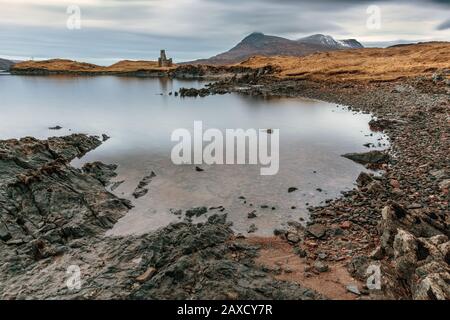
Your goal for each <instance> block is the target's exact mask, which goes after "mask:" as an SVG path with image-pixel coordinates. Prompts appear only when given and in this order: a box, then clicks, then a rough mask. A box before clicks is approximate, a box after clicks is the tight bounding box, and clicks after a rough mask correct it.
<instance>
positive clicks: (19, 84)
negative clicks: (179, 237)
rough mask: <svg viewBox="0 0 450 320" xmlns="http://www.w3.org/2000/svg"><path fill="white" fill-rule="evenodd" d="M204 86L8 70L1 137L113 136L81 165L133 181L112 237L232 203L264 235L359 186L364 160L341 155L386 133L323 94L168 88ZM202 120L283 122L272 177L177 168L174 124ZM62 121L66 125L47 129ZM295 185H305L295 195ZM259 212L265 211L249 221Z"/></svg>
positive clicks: (240, 220)
mask: <svg viewBox="0 0 450 320" xmlns="http://www.w3.org/2000/svg"><path fill="white" fill-rule="evenodd" d="M203 85H204V83H203V82H200V81H192V80H185V81H183V80H169V79H147V78H128V77H110V76H104V77H67V76H57V77H25V76H20V77H19V76H3V77H1V78H0V90H1V91H0V95H1V97H2V103H1V104H0V138H1V139H5V138H13V137H23V136H27V135H29V136H35V137H38V138H46V137H48V136H51V135H67V134H71V133H74V132H83V133H88V134H96V135H101V134H103V133H106V134H108V135H109V136H111V139H110V140H108V141H107V142H106V143H104V144H103V145H102V146H101V147H99V148H98V149H97V150H94V151H93V152H90V153H89V154H88V155H86V156H85V157H84V158H83V159H81V160H79V161H75V162H74V164H75V165H77V166H81V165H82V164H83V163H85V162H88V161H96V160H100V161H104V162H107V163H117V164H119V169H118V173H119V176H118V177H117V179H116V180H117V181H121V180H124V181H125V182H124V183H123V184H121V185H120V186H119V187H118V188H117V189H116V190H115V191H114V192H115V193H116V194H117V195H119V196H121V197H125V198H129V199H131V200H132V201H133V203H134V204H135V205H136V207H135V208H134V209H133V210H131V211H130V212H129V214H128V215H127V216H126V217H124V218H123V219H122V220H121V221H120V222H119V223H118V224H117V225H116V227H115V228H114V229H113V230H112V234H126V233H141V232H146V231H149V230H154V229H156V228H159V227H162V226H164V225H166V224H167V223H169V222H172V221H178V220H179V217H178V216H176V215H174V214H172V213H171V212H170V209H171V208H172V209H183V210H185V209H188V208H191V207H194V206H207V207H212V206H224V207H225V208H226V210H225V212H227V213H228V216H229V219H230V220H231V221H233V223H234V228H235V230H236V231H238V232H246V231H247V229H248V227H249V225H250V224H253V223H254V224H255V225H256V226H257V227H258V228H259V229H258V231H257V233H258V234H262V235H267V234H271V233H272V230H273V228H275V227H278V226H279V225H281V224H283V223H286V222H287V221H289V220H296V221H298V220H299V219H300V218H305V219H307V210H306V207H307V204H310V205H316V204H319V203H320V202H322V201H324V200H325V199H327V198H332V197H336V196H338V195H339V192H340V191H342V190H346V189H349V188H352V187H353V184H354V181H355V179H356V177H357V175H358V174H359V172H360V171H361V170H363V167H362V166H359V165H357V164H355V163H353V162H351V161H349V160H347V159H344V158H342V157H340V155H341V154H343V153H346V152H358V151H364V150H367V149H366V148H365V147H363V144H365V143H367V142H372V143H375V144H377V143H378V142H379V140H378V139H382V136H380V135H379V134H373V135H372V136H371V135H370V134H371V133H370V131H369V128H368V124H367V122H368V121H369V119H370V116H369V115H364V114H356V115H355V114H353V113H352V112H350V111H348V110H346V109H345V108H341V107H340V108H337V107H336V105H333V104H329V103H325V102H321V101H315V100H309V99H259V98H254V97H248V96H240V95H235V94H229V95H224V96H211V97H207V98H184V99H183V98H180V97H175V96H174V95H169V93H170V92H174V91H176V90H178V89H179V88H180V87H200V86H203ZM196 120H202V121H203V124H204V126H205V129H206V128H218V129H221V130H225V129H226V128H230V129H235V128H243V129H248V128H256V129H259V128H278V129H280V171H279V173H278V174H277V175H276V176H265V177H263V176H260V175H259V166H252V165H246V166H243V165H216V166H202V168H203V169H205V171H203V172H197V171H196V170H195V166H190V165H185V166H175V165H173V164H172V163H171V161H170V151H171V148H172V147H173V145H174V143H172V142H171V141H170V135H171V133H172V131H173V130H175V129H177V128H187V129H189V130H192V127H193V123H194V121H196ZM55 125H60V126H62V127H63V129H61V130H59V131H50V130H48V127H51V126H55ZM381 142H383V140H381ZM383 143H384V142H383ZM151 171H154V172H156V174H157V177H156V178H155V179H153V181H152V182H151V184H150V186H149V188H150V191H149V193H148V194H147V195H146V196H145V197H142V198H140V199H137V200H136V199H134V198H133V197H132V196H131V193H132V192H133V190H134V188H135V187H136V185H137V183H138V182H139V180H140V179H141V178H142V177H143V176H144V175H146V174H148V173H149V172H151ZM289 187H297V188H298V191H296V192H293V193H288V192H287V190H288V188H289ZM318 188H320V189H322V190H323V191H322V192H319V191H318V190H317V189H318ZM240 197H245V200H244V199H242V198H240ZM266 205H267V206H268V208H265V209H263V208H261V206H266ZM272 207H274V208H275V210H272ZM294 207H295V209H293V208H294ZM253 210H256V215H257V218H255V219H248V217H247V214H248V213H249V212H250V211H253Z"/></svg>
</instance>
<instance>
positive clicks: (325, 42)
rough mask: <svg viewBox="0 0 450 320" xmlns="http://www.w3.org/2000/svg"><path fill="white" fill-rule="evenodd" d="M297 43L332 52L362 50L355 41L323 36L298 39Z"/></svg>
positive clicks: (317, 35) (316, 35) (314, 35)
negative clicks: (318, 46) (326, 48)
mask: <svg viewBox="0 0 450 320" xmlns="http://www.w3.org/2000/svg"><path fill="white" fill-rule="evenodd" d="M297 42H300V43H308V44H315V45H321V46H325V47H328V48H330V49H333V50H337V49H360V48H364V46H363V45H362V44H361V43H359V42H358V41H357V40H356V39H344V40H336V39H334V38H333V37H332V36H327V35H324V34H313V35H312V36H309V37H305V38H301V39H298V40H297Z"/></svg>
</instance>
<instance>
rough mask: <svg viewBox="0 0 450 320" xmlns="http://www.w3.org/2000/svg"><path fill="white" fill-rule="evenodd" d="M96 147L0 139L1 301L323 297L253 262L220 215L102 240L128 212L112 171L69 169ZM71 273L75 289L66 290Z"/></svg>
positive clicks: (74, 139)
mask: <svg viewBox="0 0 450 320" xmlns="http://www.w3.org/2000/svg"><path fill="white" fill-rule="evenodd" d="M100 144H101V142H100V140H99V139H98V138H96V137H88V136H85V135H71V136H67V137H62V138H49V139H48V140H45V141H40V140H37V139H34V138H23V139H20V140H7V141H1V142H0V213H1V214H0V251H1V252H2V261H1V263H0V297H1V298H2V299H321V298H323V297H322V295H320V294H318V293H317V292H315V291H313V290H310V289H307V288H303V287H301V286H299V285H297V284H295V283H288V282H283V281H278V280H276V279H274V278H273V277H272V276H271V275H270V273H269V272H268V271H267V270H265V269H264V268H262V267H260V266H258V265H256V264H255V262H254V258H255V257H256V256H257V251H258V249H257V247H256V246H252V245H249V244H246V243H245V242H244V241H243V240H242V239H236V237H235V236H234V234H233V232H232V231H231V229H230V226H229V224H228V223H227V222H226V215H213V216H211V217H210V218H209V219H208V221H207V222H206V223H201V224H192V223H189V222H181V223H177V224H171V225H169V226H168V227H166V228H163V229H161V230H159V231H158V232H156V233H152V234H147V235H144V236H139V237H132V236H130V237H121V238H113V237H105V236H104V233H105V231H106V230H107V229H109V228H111V227H112V226H113V225H114V223H115V222H116V221H117V220H118V219H119V218H120V217H122V216H123V215H124V214H125V213H126V212H127V211H128V210H129V209H130V208H131V203H130V202H128V201H127V200H123V199H119V198H117V197H116V196H114V195H113V194H111V193H109V192H107V191H106V189H105V187H106V186H107V185H108V184H109V180H110V179H111V178H112V177H113V176H114V175H115V174H114V170H115V166H114V165H104V164H101V163H98V162H96V163H90V164H86V165H85V166H84V167H83V168H82V169H75V168H73V167H71V166H70V164H69V163H70V161H71V160H72V159H74V158H75V157H81V156H83V155H84V154H85V153H86V152H88V151H90V150H92V149H94V148H96V147H98V146H99V145H100ZM70 270H75V271H77V272H80V273H79V275H80V280H81V283H80V286H79V287H77V286H75V287H74V288H71V287H70V286H68V282H67V281H70V277H69V276H70ZM68 272H69V276H68ZM218 288H220V290H218Z"/></svg>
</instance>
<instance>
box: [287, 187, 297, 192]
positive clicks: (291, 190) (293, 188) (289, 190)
mask: <svg viewBox="0 0 450 320" xmlns="http://www.w3.org/2000/svg"><path fill="white" fill-rule="evenodd" d="M297 190H298V188H296V187H290V188H289V189H288V193H292V192H294V191H297Z"/></svg>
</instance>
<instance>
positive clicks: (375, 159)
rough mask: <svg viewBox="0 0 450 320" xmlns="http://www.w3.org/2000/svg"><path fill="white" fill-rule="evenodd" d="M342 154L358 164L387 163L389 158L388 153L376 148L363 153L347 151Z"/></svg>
mask: <svg viewBox="0 0 450 320" xmlns="http://www.w3.org/2000/svg"><path fill="white" fill-rule="evenodd" d="M342 156H343V157H344V158H347V159H350V160H353V161H355V162H357V163H360V164H383V163H388V162H389V160H390V157H389V155H388V154H386V153H384V152H382V151H378V150H373V151H369V152H364V153H347V154H344V155H342Z"/></svg>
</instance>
